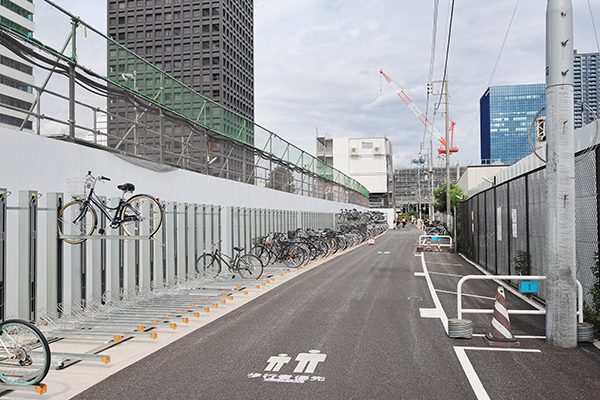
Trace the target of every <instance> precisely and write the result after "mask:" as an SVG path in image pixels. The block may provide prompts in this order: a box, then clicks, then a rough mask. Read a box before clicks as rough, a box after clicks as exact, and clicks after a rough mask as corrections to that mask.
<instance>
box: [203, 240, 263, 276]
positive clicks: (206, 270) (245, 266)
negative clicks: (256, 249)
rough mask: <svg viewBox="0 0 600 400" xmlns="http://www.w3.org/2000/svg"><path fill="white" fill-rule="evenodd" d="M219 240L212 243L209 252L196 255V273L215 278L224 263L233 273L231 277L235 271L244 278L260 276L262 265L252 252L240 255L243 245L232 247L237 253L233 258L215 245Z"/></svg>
mask: <svg viewBox="0 0 600 400" xmlns="http://www.w3.org/2000/svg"><path fill="white" fill-rule="evenodd" d="M221 241H222V240H219V241H218V242H216V243H213V244H212V246H211V247H212V248H213V250H212V251H211V252H210V253H205V254H203V255H201V256H200V257H198V259H197V260H196V274H202V275H204V276H208V277H211V278H216V277H217V276H219V274H220V273H221V264H225V265H226V266H227V270H228V271H229V272H230V273H232V274H233V278H235V275H236V273H237V274H239V275H240V276H241V277H242V278H244V279H258V278H260V277H261V276H262V273H263V268H264V266H263V263H262V261H261V260H260V259H259V258H258V257H256V256H254V255H252V254H244V255H240V252H241V251H243V250H244V248H243V247H234V248H233V249H234V250H235V251H236V252H237V254H236V255H235V256H234V257H233V258H232V257H229V256H228V255H227V254H224V253H222V252H221V250H220V249H219V248H218V247H216V246H217V244H219V243H220V242H221Z"/></svg>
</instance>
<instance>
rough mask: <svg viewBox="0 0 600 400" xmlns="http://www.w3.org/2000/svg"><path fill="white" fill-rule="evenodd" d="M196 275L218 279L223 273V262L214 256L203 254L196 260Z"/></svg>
mask: <svg viewBox="0 0 600 400" xmlns="http://www.w3.org/2000/svg"><path fill="white" fill-rule="evenodd" d="M196 273H197V274H199V275H204V276H207V277H209V278H216V277H217V276H218V275H219V274H220V273H221V261H219V259H217V258H216V257H214V256H213V255H212V254H203V255H201V256H200V257H198V259H197V260H196Z"/></svg>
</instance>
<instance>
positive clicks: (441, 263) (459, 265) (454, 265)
mask: <svg viewBox="0 0 600 400" xmlns="http://www.w3.org/2000/svg"><path fill="white" fill-rule="evenodd" d="M429 264H439V265H447V266H449V267H464V265H462V264H448V263H443V262H433V261H429ZM432 273H433V272H432Z"/></svg>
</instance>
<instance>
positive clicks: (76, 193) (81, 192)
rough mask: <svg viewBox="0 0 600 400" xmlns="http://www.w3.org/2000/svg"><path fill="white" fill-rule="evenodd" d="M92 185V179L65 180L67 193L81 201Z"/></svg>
mask: <svg viewBox="0 0 600 400" xmlns="http://www.w3.org/2000/svg"><path fill="white" fill-rule="evenodd" d="M92 184H93V178H90V177H86V178H67V191H68V192H69V195H70V196H71V197H73V198H75V199H83V198H84V197H85V196H86V195H87V192H88V191H89V190H90V188H91V187H92Z"/></svg>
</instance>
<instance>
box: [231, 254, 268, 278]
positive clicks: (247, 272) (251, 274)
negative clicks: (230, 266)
mask: <svg viewBox="0 0 600 400" xmlns="http://www.w3.org/2000/svg"><path fill="white" fill-rule="evenodd" d="M235 269H236V271H237V272H238V274H240V276H241V277H242V278H244V279H253V280H254V279H258V278H260V277H261V276H262V273H263V269H264V266H263V263H262V261H260V258H258V257H256V256H255V255H253V254H244V255H243V256H241V257H240V258H238V260H237V262H236V263H235Z"/></svg>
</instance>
